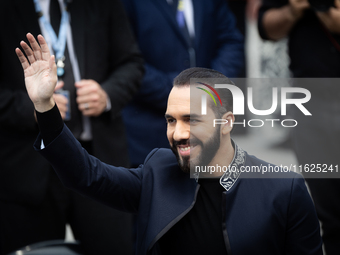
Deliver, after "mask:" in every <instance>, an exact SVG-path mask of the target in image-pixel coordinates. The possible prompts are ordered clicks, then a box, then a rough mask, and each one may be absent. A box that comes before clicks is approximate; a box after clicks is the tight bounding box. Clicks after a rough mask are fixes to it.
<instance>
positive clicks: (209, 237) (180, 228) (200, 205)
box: [159, 179, 227, 255]
mask: <svg viewBox="0 0 340 255" xmlns="http://www.w3.org/2000/svg"><path fill="white" fill-rule="evenodd" d="M199 184H200V188H199V191H198V194H197V199H196V203H195V205H194V207H193V208H192V209H191V210H190V211H189V212H188V213H187V214H186V215H185V216H184V217H183V218H182V219H181V220H180V221H179V222H177V223H176V224H175V225H174V226H173V227H172V228H171V229H170V230H169V231H168V232H167V233H165V234H164V236H163V237H161V238H160V240H159V245H160V249H161V251H162V255H164V254H166V255H167V254H169V255H170V254H171V255H173V254H185V255H187V254H199V255H211V254H214V255H218V254H224V255H225V254H227V250H226V246H225V242H224V238H223V231H222V222H223V221H224V220H225V219H223V217H222V192H223V191H225V189H224V188H223V187H222V186H221V185H220V183H219V179H199Z"/></svg>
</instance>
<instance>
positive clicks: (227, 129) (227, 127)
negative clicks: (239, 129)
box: [221, 112, 235, 135]
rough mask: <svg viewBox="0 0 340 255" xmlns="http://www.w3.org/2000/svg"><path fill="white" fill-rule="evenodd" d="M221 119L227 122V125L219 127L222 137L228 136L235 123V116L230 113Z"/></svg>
mask: <svg viewBox="0 0 340 255" xmlns="http://www.w3.org/2000/svg"><path fill="white" fill-rule="evenodd" d="M222 119H225V120H227V123H225V124H223V125H222V127H221V132H222V135H226V134H229V133H230V132H231V130H232V129H233V123H234V122H235V116H234V114H233V113H232V112H227V113H225V114H224V115H223V116H222Z"/></svg>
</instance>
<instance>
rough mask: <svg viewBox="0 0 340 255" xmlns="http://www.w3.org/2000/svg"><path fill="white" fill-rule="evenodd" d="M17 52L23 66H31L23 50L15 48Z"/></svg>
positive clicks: (24, 67)
mask: <svg viewBox="0 0 340 255" xmlns="http://www.w3.org/2000/svg"><path fill="white" fill-rule="evenodd" d="M15 53H16V54H17V56H18V58H19V61H20V63H21V65H22V68H23V69H24V70H25V69H26V68H28V67H29V66H30V64H29V63H28V61H27V58H26V57H25V55H24V53H22V51H21V50H20V49H19V48H16V49H15Z"/></svg>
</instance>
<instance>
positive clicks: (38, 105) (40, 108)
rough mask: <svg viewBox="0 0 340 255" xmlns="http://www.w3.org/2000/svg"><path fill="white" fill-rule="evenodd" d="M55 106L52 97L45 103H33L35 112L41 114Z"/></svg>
mask: <svg viewBox="0 0 340 255" xmlns="http://www.w3.org/2000/svg"><path fill="white" fill-rule="evenodd" d="M55 104H56V103H55V101H54V99H53V97H51V98H50V99H49V100H47V101H39V102H35V103H34V108H35V110H36V111H37V112H39V113H43V112H47V111H49V110H51V109H52V108H53V107H54V105H55Z"/></svg>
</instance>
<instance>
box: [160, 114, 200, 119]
mask: <svg viewBox="0 0 340 255" xmlns="http://www.w3.org/2000/svg"><path fill="white" fill-rule="evenodd" d="M164 117H165V118H166V119H174V117H173V116H171V115H170V114H167V113H166V114H165V115H164ZM181 117H182V118H195V119H200V118H201V117H202V116H201V115H199V114H195V113H193V114H184V115H182V116H181Z"/></svg>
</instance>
